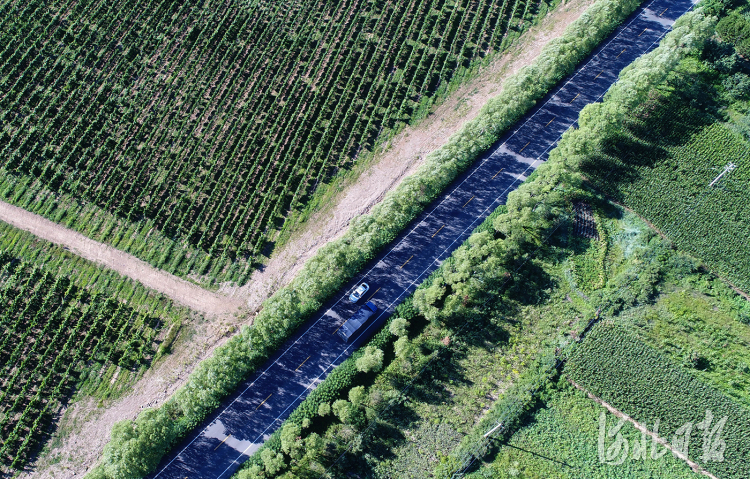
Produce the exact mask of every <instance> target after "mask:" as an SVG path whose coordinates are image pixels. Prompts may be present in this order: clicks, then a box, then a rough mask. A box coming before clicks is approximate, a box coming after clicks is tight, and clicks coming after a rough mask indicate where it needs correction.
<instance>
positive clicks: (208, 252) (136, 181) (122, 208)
mask: <svg viewBox="0 0 750 479" xmlns="http://www.w3.org/2000/svg"><path fill="white" fill-rule="evenodd" d="M147 5H148V6H146V5H144V4H143V2H136V1H133V0H115V1H110V2H105V1H102V0H83V1H79V2H72V1H70V0H56V1H51V2H45V1H30V2H13V1H6V2H3V4H2V6H0V26H1V28H0V31H1V32H2V33H1V34H0V91H2V94H1V95H0V124H2V131H0V151H1V152H2V154H1V155H0V158H2V160H0V172H2V173H1V174H0V176H1V177H2V180H0V197H2V198H5V199H6V200H7V201H10V202H12V203H14V204H16V205H19V206H22V207H24V208H27V209H29V210H31V211H34V212H37V213H40V214H43V215H45V216H47V217H50V218H52V219H54V220H56V221H60V222H63V223H64V224H66V225H67V226H69V227H72V228H74V229H76V230H79V231H82V232H84V233H85V234H87V235H89V236H91V237H93V238H95V239H98V240H102V241H105V242H107V243H110V244H112V245H114V246H115V247H118V248H120V249H124V250H126V251H128V252H131V253H133V254H135V255H136V256H139V257H141V258H142V259H145V260H147V261H149V262H151V263H152V264H154V265H156V266H158V267H161V268H164V269H167V270H169V271H172V272H175V273H178V274H181V275H183V276H184V275H188V274H190V275H191V276H192V277H195V276H194V275H197V277H199V278H200V277H205V276H206V275H207V277H210V278H218V279H223V280H234V281H240V282H243V281H245V280H246V278H247V275H248V274H249V273H250V272H251V271H252V267H253V264H254V261H255V260H256V259H257V258H258V255H259V254H260V253H261V252H263V251H267V250H265V249H264V248H265V246H266V244H267V240H268V238H269V232H271V231H274V230H276V229H278V228H279V227H280V226H281V225H282V224H283V221H284V218H285V217H286V215H287V214H288V212H289V210H290V208H297V207H300V206H301V205H303V204H304V203H305V201H306V199H307V198H308V197H309V195H310V194H311V193H312V192H313V191H314V190H315V188H316V186H318V185H320V184H321V183H322V182H325V181H326V180H327V179H329V178H330V177H331V175H332V174H334V173H335V172H336V171H337V170H338V169H339V168H346V167H348V166H350V165H351V164H352V162H353V161H356V159H357V158H358V157H359V156H360V155H361V154H362V153H363V152H364V151H368V150H371V149H372V148H373V146H374V144H375V142H376V141H377V139H378V138H379V135H380V134H381V132H383V131H393V130H394V129H398V128H399V127H400V126H401V125H403V124H405V123H407V122H409V121H410V120H411V119H412V118H414V117H421V116H424V115H425V114H426V112H427V110H428V109H429V107H430V105H431V101H432V99H433V98H434V97H435V95H436V94H439V93H440V92H444V91H445V90H446V88H447V86H448V84H449V82H450V81H451V80H452V79H454V78H455V77H456V75H457V74H462V72H464V71H465V68H466V67H468V66H469V65H470V63H471V61H472V60H474V59H477V58H481V57H484V56H486V55H487V54H488V53H489V52H492V51H496V50H498V49H502V48H503V47H504V46H505V45H506V44H507V43H508V42H509V41H512V39H513V38H515V37H516V36H517V34H518V32H519V31H521V30H523V29H524V28H525V27H526V26H527V25H529V24H530V22H529V20H531V19H532V18H533V16H534V14H536V13H537V12H539V11H546V9H547V8H548V5H547V4H545V3H543V2H542V3H540V1H539V0H458V1H443V0H409V1H403V2H400V1H399V2H393V1H386V0H374V1H360V0H346V1H342V2H320V1H317V2H316V1H311V0H286V1H283V2H271V1H267V0H254V1H246V2H239V1H218V0H208V1H205V2H198V1H186V2H172V1H166V0H158V1H154V2H150V3H148V4H147ZM19 46H20V48H19ZM459 76H460V75H459Z"/></svg>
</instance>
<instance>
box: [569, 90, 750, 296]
mask: <svg viewBox="0 0 750 479" xmlns="http://www.w3.org/2000/svg"><path fill="white" fill-rule="evenodd" d="M686 102H687V100H681V99H679V98H672V99H669V100H667V99H662V100H661V101H658V102H657V103H655V104H651V105H649V107H648V109H647V110H648V115H645V114H644V115H640V116H635V117H633V118H631V119H630V120H629V124H628V128H627V130H626V131H625V132H624V134H623V135H621V136H620V137H619V138H614V139H612V140H611V142H610V145H609V147H608V149H606V150H604V151H603V152H600V153H597V154H595V155H592V156H591V157H590V158H588V159H587V160H586V161H585V162H584V163H583V165H582V167H583V171H584V173H585V174H586V175H587V177H589V178H591V179H592V180H593V181H594V182H595V183H596V184H597V185H598V186H599V187H600V188H602V189H603V190H604V191H606V192H607V194H609V195H611V196H613V197H615V198H616V199H617V200H618V201H622V202H624V203H625V204H627V205H628V206H630V207H632V208H633V209H635V210H636V211H637V212H638V213H639V214H641V215H642V216H644V217H646V218H648V219H649V221H651V222H652V223H654V225H656V227H657V228H659V229H660V230H661V231H662V232H664V233H665V234H666V235H667V236H668V237H669V238H670V239H671V240H672V241H674V242H675V243H676V245H677V246H678V247H679V248H681V249H683V250H686V251H688V252H690V253H691V254H694V255H696V256H697V257H699V258H701V259H702V260H703V261H705V262H706V263H707V264H709V265H710V266H711V267H712V269H714V270H715V271H716V272H717V273H718V274H720V275H722V276H725V277H726V278H727V279H729V280H730V281H731V282H732V283H734V284H736V285H737V286H738V287H740V288H741V289H743V290H748V289H750V278H748V276H747V271H750V250H749V249H748V248H747V244H746V243H747V238H748V237H750V223H748V221H747V218H748V217H749V216H750V206H749V205H748V203H747V201H746V199H747V195H748V184H750V183H749V180H750V176H749V175H748V168H747V167H748V166H750V146H748V144H747V142H746V141H744V140H743V139H742V138H741V137H740V136H739V135H737V134H735V133H733V132H732V131H731V130H729V129H728V128H727V127H726V126H724V125H722V124H721V123H718V122H717V120H716V119H715V118H714V117H712V116H711V115H709V114H706V113H705V112H702V111H699V110H696V109H694V108H690V107H688V106H687V103H686ZM729 164H734V165H735V166H736V168H735V169H734V170H731V171H728V172H726V173H724V175H723V176H722V178H721V179H719V180H718V181H717V182H716V183H714V184H713V185H711V183H712V182H713V181H714V179H716V178H717V177H718V176H719V175H720V174H721V173H722V172H723V171H724V168H725V167H726V166H728V165H729ZM613 171H614V173H612V172H613Z"/></svg>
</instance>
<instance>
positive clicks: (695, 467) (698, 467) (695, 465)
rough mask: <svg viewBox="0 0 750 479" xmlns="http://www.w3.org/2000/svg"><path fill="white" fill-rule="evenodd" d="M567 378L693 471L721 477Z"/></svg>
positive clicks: (716, 478) (711, 476)
mask: <svg viewBox="0 0 750 479" xmlns="http://www.w3.org/2000/svg"><path fill="white" fill-rule="evenodd" d="M567 379H568V382H569V383H570V384H572V385H573V386H575V388H576V389H578V390H580V391H583V392H585V393H586V395H587V396H588V397H589V399H593V400H594V401H595V402H596V403H597V404H601V405H602V406H604V407H605V408H607V411H609V412H611V413H612V414H614V415H615V416H617V417H619V418H622V419H625V420H626V421H627V422H629V423H630V424H632V425H633V426H635V428H636V429H638V430H639V431H641V432H642V433H644V434H646V435H648V436H649V437H652V438H653V439H654V440H655V441H656V442H657V443H659V444H661V445H662V446H664V447H666V448H667V449H669V450H670V451H672V454H674V455H675V457H677V458H679V459H682V460H683V461H685V462H686V463H687V464H688V466H690V469H692V470H693V472H695V473H698V474H703V475H705V476H708V477H710V478H711V479H719V478H718V477H716V476H714V475H713V474H711V473H710V472H708V471H707V470H705V469H703V467H702V466H701V465H700V464H698V463H696V462H695V461H691V460H690V459H688V457H687V456H686V455H685V454H683V453H682V452H680V451H678V450H677V449H675V448H674V447H672V445H671V444H669V443H668V442H667V441H666V439H663V438H661V437H659V436H658V435H656V434H654V433H653V432H651V431H649V430H648V429H647V428H646V426H643V425H642V424H640V423H639V422H637V421H635V420H634V419H633V418H631V417H630V416H628V415H627V414H625V413H623V412H622V411H620V410H619V409H616V408H614V407H612V406H611V405H610V404H608V403H607V402H605V401H602V400H601V399H599V398H598V397H596V396H594V395H593V394H591V393H590V392H588V391H587V390H586V388H584V387H583V386H581V385H579V384H578V383H576V382H575V381H573V380H572V379H570V378H567Z"/></svg>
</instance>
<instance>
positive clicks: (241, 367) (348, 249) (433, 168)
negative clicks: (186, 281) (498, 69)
mask: <svg viewBox="0 0 750 479" xmlns="http://www.w3.org/2000/svg"><path fill="white" fill-rule="evenodd" d="M638 4H639V2H637V1H635V0H626V1H620V0H601V1H600V2H597V3H596V4H594V5H593V6H592V7H590V8H589V9H588V10H587V11H586V12H585V13H584V14H583V15H582V16H581V18H579V19H578V20H576V21H575V22H574V23H573V24H571V25H570V26H569V27H568V29H566V32H565V34H564V35H563V37H562V38H560V39H557V40H555V41H553V42H551V45H549V46H548V47H547V48H545V49H544V50H543V51H542V53H541V54H540V56H539V57H538V58H537V60H536V61H535V62H534V64H532V65H530V66H528V67H526V68H524V69H522V70H521V71H520V72H519V73H518V74H516V75H515V76H513V77H512V78H511V79H509V80H508V82H506V85H505V88H504V89H503V91H502V93H501V94H500V95H498V96H497V97H496V98H494V99H492V100H490V102H489V103H488V104H487V105H486V106H485V108H483V110H482V111H481V112H480V114H479V115H478V117H477V118H475V119H474V120H472V121H471V122H469V123H468V124H467V125H465V126H464V128H463V129H462V130H461V131H460V132H459V133H458V134H456V135H455V136H454V137H451V138H450V139H449V141H448V143H447V145H446V146H444V147H443V148H440V149H438V150H436V151H435V152H433V153H431V154H430V155H428V157H427V158H426V160H425V163H424V165H423V166H422V167H420V169H419V170H418V171H417V172H416V173H415V174H414V175H412V176H410V177H409V178H406V179H405V180H404V181H403V182H402V183H401V184H400V185H399V187H398V188H396V189H395V190H394V191H391V192H390V193H389V194H387V195H386V197H385V199H384V200H383V201H382V202H381V203H380V204H379V205H377V206H376V207H375V208H373V211H372V212H371V213H370V214H368V215H363V216H360V217H358V218H357V219H355V220H354V221H352V224H351V225H350V228H349V230H348V231H347V233H346V234H345V235H344V236H343V237H342V238H341V239H339V240H337V241H333V242H331V243H329V244H327V245H326V246H324V247H323V248H321V249H320V250H319V252H318V253H317V254H316V256H315V257H313V258H312V259H310V260H309V261H308V262H307V263H306V264H305V266H304V268H303V269H302V271H301V272H300V273H299V275H298V276H297V277H296V278H295V279H294V280H293V281H292V283H290V285H289V286H287V287H285V288H282V289H281V290H279V291H278V292H277V293H276V294H275V295H274V296H273V297H272V298H270V299H269V300H268V301H266V302H265V303H264V306H263V309H262V310H261V311H260V313H259V314H258V316H257V317H256V319H255V321H254V324H253V326H252V327H246V328H243V329H242V331H241V332H240V334H238V335H236V336H235V337H233V338H232V339H230V340H229V341H228V342H227V343H226V344H225V345H223V346H221V347H219V348H217V349H216V351H215V352H214V355H213V356H212V357H211V358H209V359H207V360H206V361H203V362H202V363H201V364H200V365H199V366H198V367H197V368H196V370H195V371H194V372H193V373H192V374H191V376H190V378H189V379H188V382H187V384H186V385H185V386H184V387H183V388H181V389H180V390H178V391H177V392H176V393H175V395H174V396H173V397H172V398H171V399H170V400H169V401H168V402H167V403H166V404H165V405H163V406H161V407H160V408H159V409H158V410H157V411H156V412H155V413H150V416H149V417H150V418H151V419H150V420H154V421H156V422H157V423H158V424H163V425H164V427H163V429H161V430H160V432H159V434H157V435H156V436H153V437H150V438H149V439H145V438H144V436H141V435H140V432H139V431H145V430H146V428H133V426H132V424H133V423H132V422H131V421H128V423H129V424H130V425H129V426H123V427H121V428H118V429H117V430H115V431H113V432H114V433H113V436H112V440H111V441H110V443H109V444H108V445H107V446H106V447H105V451H104V455H103V458H102V461H101V464H100V467H98V468H97V469H96V470H95V471H94V472H93V473H92V474H91V476H92V477H107V476H109V477H131V476H139V475H143V474H145V473H146V472H147V471H150V470H152V469H153V468H154V467H155V466H156V464H157V463H158V461H159V460H160V458H161V457H162V455H163V454H164V451H166V450H167V449H168V447H169V445H170V444H171V443H173V441H176V440H177V439H178V438H180V437H183V436H184V434H186V432H187V431H189V430H190V429H191V428H192V427H194V426H195V425H197V424H198V423H200V421H201V420H203V418H205V416H206V414H208V413H209V412H210V411H212V410H213V409H214V408H216V407H217V405H218V404H219V403H220V401H221V399H222V398H223V397H225V396H226V395H227V394H229V393H231V392H232V391H233V390H234V388H235V387H236V385H237V384H238V383H239V382H240V381H241V380H242V379H243V378H245V377H247V375H248V374H249V373H250V372H251V371H253V370H254V368H256V367H257V366H258V365H259V364H261V363H262V361H264V360H265V359H266V358H267V357H268V355H269V354H270V352H271V351H274V350H275V349H276V348H278V346H279V345H280V344H281V343H282V342H283V341H284V340H285V339H286V338H287V337H288V336H289V335H290V334H291V333H292V331H294V329H295V328H296V327H298V326H299V325H300V324H302V323H303V322H304V320H305V319H307V318H308V317H309V316H310V315H311V314H312V313H313V312H314V311H316V310H317V309H318V307H319V306H320V305H321V304H322V303H323V302H324V301H325V300H326V298H328V297H329V296H330V295H331V294H333V293H334V292H335V291H337V290H338V288H339V287H340V286H341V285H342V284H344V282H345V281H346V280H348V279H349V278H351V277H352V276H353V275H354V274H355V273H356V271H358V270H359V268H361V266H362V265H363V264H365V262H366V261H367V260H369V259H370V258H372V257H373V255H374V254H375V252H376V251H377V250H378V249H379V248H380V247H382V246H383V245H385V244H387V243H388V242H389V241H391V240H392V239H393V238H394V237H395V236H396V235H397V234H398V232H400V231H401V230H402V229H403V228H404V226H405V225H407V224H408V223H409V221H411V220H412V219H413V218H414V217H415V216H416V215H417V214H419V212H420V211H422V209H423V208H424V207H425V206H426V205H428V204H429V202H430V201H431V200H432V199H434V198H435V197H436V196H437V195H438V194H439V193H440V192H441V191H442V189H443V188H445V187H446V186H447V185H448V184H449V183H450V182H451V181H452V180H453V179H454V178H455V177H456V175H458V174H459V173H460V172H461V171H462V170H464V169H465V168H467V167H468V166H469V165H470V164H471V163H472V162H473V161H474V160H475V159H476V158H477V157H478V156H479V154H480V153H481V152H482V151H483V150H484V149H486V148H488V147H489V146H490V145H492V144H493V143H494V142H495V141H497V139H498V138H499V137H500V135H501V134H502V133H503V132H504V131H505V130H506V129H507V128H509V127H510V126H511V125H513V123H514V122H515V121H516V120H517V119H518V118H520V117H521V116H522V115H523V114H524V113H525V112H526V111H527V110H528V109H529V108H531V107H532V106H533V104H534V102H535V101H536V100H538V99H539V98H541V97H543V96H544V94H545V93H546V92H547V91H548V90H549V89H550V88H551V87H552V86H554V84H555V83H556V82H557V81H558V80H559V79H561V78H563V77H564V76H565V75H566V74H568V73H570V72H571V71H572V70H573V69H574V68H575V66H576V64H577V63H578V62H579V61H580V60H581V59H583V58H584V57H585V56H586V55H587V54H588V53H590V52H591V51H592V50H593V49H594V48H595V47H596V45H597V44H598V43H599V42H600V41H601V40H602V39H603V38H605V37H606V35H607V34H609V32H611V31H612V30H613V29H614V28H615V27H616V25H617V24H619V22H621V21H622V20H623V19H624V18H626V17H627V15H629V14H630V13H631V12H632V11H633V10H634V9H635V8H636V7H637V5H638ZM155 418H158V419H155ZM149 431H150V429H149ZM121 432H122V434H120V433H121ZM149 434H150V432H149Z"/></svg>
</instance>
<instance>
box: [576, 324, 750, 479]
mask: <svg viewBox="0 0 750 479" xmlns="http://www.w3.org/2000/svg"><path fill="white" fill-rule="evenodd" d="M746 353H748V351H746ZM565 371H566V374H568V375H569V376H570V377H571V378H572V379H573V380H575V381H576V382H578V383H579V384H581V385H582V386H583V387H585V388H586V389H588V390H589V391H591V392H592V393H593V394H594V395H596V396H597V397H600V398H601V399H602V400H604V401H607V402H608V403H609V404H611V405H612V406H614V407H615V408H618V409H619V410H621V411H623V412H624V413H625V414H627V415H629V416H631V417H632V418H633V419H635V420H636V421H639V422H640V423H641V424H644V425H646V424H652V423H653V422H654V421H655V420H657V419H658V420H659V432H660V435H662V436H663V437H669V438H671V441H672V442H673V443H674V442H678V441H676V439H675V437H677V438H682V435H683V434H684V435H685V436H684V439H685V440H687V441H689V442H688V444H693V445H694V446H693V449H692V450H690V452H689V454H688V457H690V458H691V459H693V460H694V461H695V462H697V463H699V464H701V465H702V466H703V467H705V468H706V469H707V470H708V471H711V472H713V473H715V474H717V475H719V476H722V477H745V476H747V475H749V474H750V465H749V464H748V462H747V457H748V456H750V444H748V442H747V441H746V438H747V437H748V435H750V422H748V416H749V414H748V413H749V412H750V410H748V409H744V408H742V407H741V406H739V405H738V404H737V403H735V402H734V401H732V400H731V399H730V398H728V397H727V396H725V395H723V394H721V393H720V392H718V391H716V390H715V389H713V388H711V387H710V386H708V385H706V384H705V383H703V382H702V381H700V380H699V379H697V378H696V377H695V376H693V375H691V374H688V373H687V372H685V370H684V368H683V367H682V366H680V365H678V364H676V363H673V362H671V361H669V360H668V359H667V358H665V357H664V356H663V355H662V354H659V353H658V352H657V351H656V350H655V349H653V348H651V347H650V346H648V345H646V344H644V343H643V342H642V341H640V340H639V339H638V338H637V337H635V336H634V335H633V334H632V333H631V332H630V331H628V329H627V328H625V327H622V326H619V325H617V324H616V323H610V322H603V323H600V324H599V325H597V326H596V327H595V328H594V329H593V330H592V331H591V332H590V333H589V334H588V335H587V336H586V339H585V340H584V341H583V342H582V343H581V344H580V345H579V346H578V348H576V350H575V352H574V354H573V355H572V356H571V358H570V359H569V361H568V363H567V364H566V366H565ZM707 411H710V412H711V413H712V414H713V417H714V419H713V420H712V421H709V420H708V419H707ZM724 417H726V418H727V419H726V423H725V424H724V426H723V428H722V430H721V431H718V430H717V429H716V428H717V427H718V426H719V421H720V420H721V419H722V418H724ZM688 423H690V424H692V425H693V427H692V430H690V429H688V431H687V432H685V431H684V430H683V431H682V432H679V431H680V428H681V427H682V426H683V425H685V424H688ZM706 438H708V446H709V448H708V449H706V447H705V446H706V441H705V439H706ZM718 440H723V442H724V444H725V447H726V450H722V452H723V460H719V459H718V458H717V457H714V458H713V459H712V458H711V457H710V455H709V452H710V451H711V448H712V447H716V448H717V449H716V451H717V452H718V447H719V446H718V445H716V444H714V445H713V446H712V444H713V442H714V441H718ZM698 444H700V445H701V446H704V447H699V446H697V445H698ZM722 449H723V448H722ZM705 458H708V459H705Z"/></svg>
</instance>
